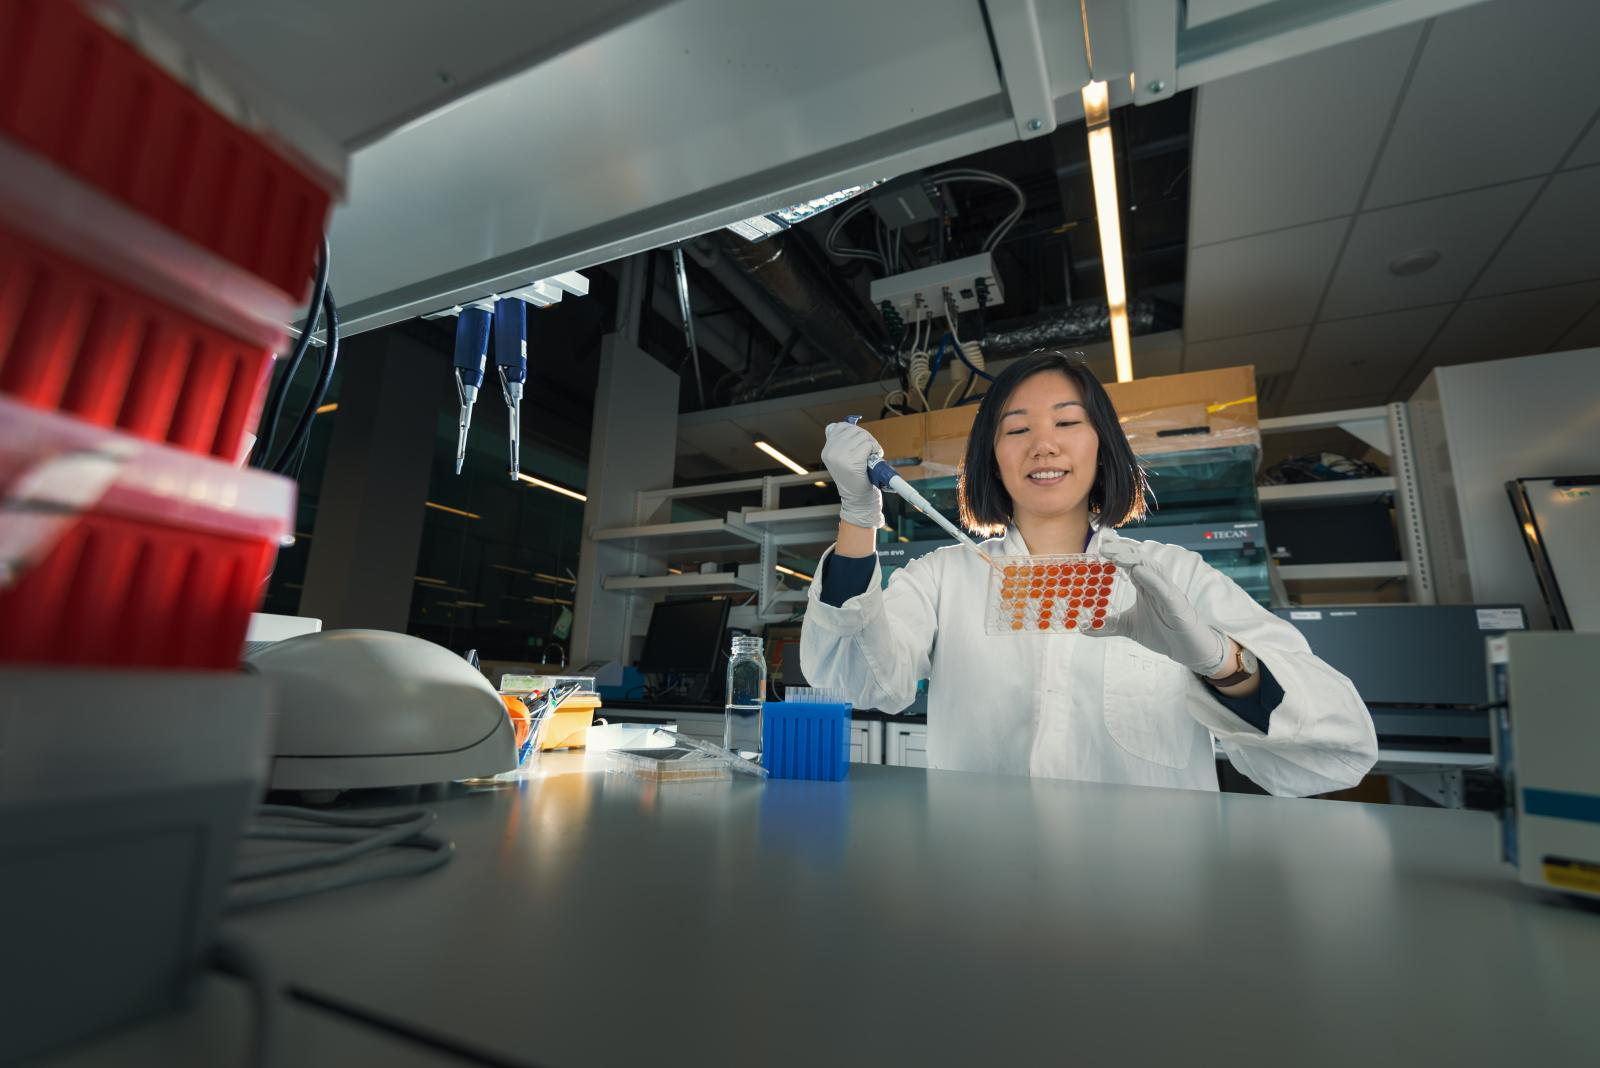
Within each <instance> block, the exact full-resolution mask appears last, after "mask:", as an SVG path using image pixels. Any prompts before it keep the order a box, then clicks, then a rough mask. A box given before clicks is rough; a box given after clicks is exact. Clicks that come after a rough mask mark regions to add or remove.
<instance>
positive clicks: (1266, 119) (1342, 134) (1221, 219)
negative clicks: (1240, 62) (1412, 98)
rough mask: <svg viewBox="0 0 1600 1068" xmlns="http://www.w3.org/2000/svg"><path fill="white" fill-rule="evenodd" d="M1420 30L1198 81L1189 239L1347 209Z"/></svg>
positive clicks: (1201, 241) (1206, 238) (1365, 172)
mask: <svg viewBox="0 0 1600 1068" xmlns="http://www.w3.org/2000/svg"><path fill="white" fill-rule="evenodd" d="M1421 32H1422V31H1421V29H1420V27H1417V26H1408V27H1404V28H1402V29H1398V30H1392V31H1390V32H1388V33H1381V34H1377V35H1375V36H1372V37H1364V38H1361V39H1360V40H1357V41H1351V42H1349V43H1347V44H1341V45H1337V46H1335V47H1333V48H1327V49H1323V50H1320V51H1317V52H1312V53H1310V54H1308V55H1304V56H1300V57H1298V58H1295V59H1293V60H1288V61H1285V62H1282V63H1275V64H1273V65H1271V66H1267V67H1262V68H1260V69H1257V70H1253V71H1248V72H1246V73H1244V74H1239V75H1235V76H1234V77H1231V78H1224V79H1222V80H1220V81H1216V82H1212V83H1210V84H1209V85H1206V86H1203V87H1202V88H1201V89H1200V92H1199V102H1198V103H1197V105H1196V109H1197V110H1196V113H1195V133H1194V164H1193V165H1194V178H1193V182H1192V189H1193V192H1192V194H1191V203H1190V211H1189V218H1190V220H1191V222H1190V224H1189V241H1190V243H1191V244H1197V245H1199V244H1206V243H1209V242H1212V241H1223V240H1227V239H1229V238H1234V237H1242V236H1245V235H1247V234H1256V233H1262V232H1263V231H1266V230H1276V229H1279V228H1281V227H1285V226H1298V225H1300V224H1301V223H1307V222H1313V221H1315V220H1318V219H1327V218H1331V217H1333V216H1336V215H1348V214H1349V213H1351V212H1352V211H1354V210H1355V209H1356V202H1357V199H1358V198H1359V197H1360V195H1361V187H1362V184H1363V183H1365V182H1366V180H1367V175H1368V174H1369V173H1371V170H1372V163H1373V160H1374V158H1375V156H1376V154H1377V151H1378V142H1379V140H1380V139H1381V138H1382V136H1383V130H1384V127H1385V125H1386V124H1387V122H1388V119H1389V115H1390V113H1391V111H1392V110H1393V108H1394V104H1395V99H1396V97H1397V95H1398V94H1399V91H1400V83H1401V81H1402V80H1403V79H1404V77H1405V71H1406V67H1407V65H1408V64H1409V63H1410V60H1411V55H1412V53H1413V52H1414V51H1415V49H1416V42H1417V38H1418V37H1419V36H1420V34H1421ZM1357 70H1358V71H1361V72H1362V76H1361V77H1358V78H1353V77H1351V71H1357Z"/></svg>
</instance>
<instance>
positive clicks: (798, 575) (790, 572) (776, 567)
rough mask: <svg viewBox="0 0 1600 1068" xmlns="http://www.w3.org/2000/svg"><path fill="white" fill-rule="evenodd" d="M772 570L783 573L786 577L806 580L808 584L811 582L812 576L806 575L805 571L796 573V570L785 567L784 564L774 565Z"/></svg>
mask: <svg viewBox="0 0 1600 1068" xmlns="http://www.w3.org/2000/svg"><path fill="white" fill-rule="evenodd" d="M772 570H774V571H781V572H783V573H784V574H785V575H793V576H794V577H795V578H797V579H804V580H805V581H807V582H810V581H811V576H810V575H808V574H806V573H805V572H804V571H796V570H795V569H794V568H792V567H784V566H783V565H782V564H773V565H772Z"/></svg>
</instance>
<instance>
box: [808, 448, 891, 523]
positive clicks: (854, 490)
mask: <svg viewBox="0 0 1600 1068" xmlns="http://www.w3.org/2000/svg"><path fill="white" fill-rule="evenodd" d="M827 435H828V440H827V443H826V444H824V445H823V446H822V463H823V465H824V466H826V467H827V469H828V474H830V475H832V476H833V484H834V487H835V488H837V489H838V491H839V518H840V519H842V520H843V521H844V522H846V523H851V524H853V525H855V526H858V527H866V528H868V529H869V530H876V529H878V528H879V527H881V526H883V494H882V493H880V492H879V491H878V487H877V486H874V485H873V484H872V483H871V482H870V481H868V480H867V464H868V463H870V462H871V461H872V460H874V459H881V458H882V457H883V446H882V445H879V444H878V439H877V438H875V437H873V436H872V435H871V434H869V433H867V432H866V431H865V430H862V429H861V428H860V427H858V426H856V425H855V424H854V423H829V424H828V430H827Z"/></svg>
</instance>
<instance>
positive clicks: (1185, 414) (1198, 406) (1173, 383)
mask: <svg viewBox="0 0 1600 1068" xmlns="http://www.w3.org/2000/svg"><path fill="white" fill-rule="evenodd" d="M1106 393H1107V394H1109V395H1110V397H1111V403H1112V404H1113V405H1114V406H1115V407H1116V409H1117V416H1118V418H1119V419H1121V421H1122V430H1123V433H1125V434H1127V435H1128V443H1129V444H1130V445H1132V446H1133V451H1134V453H1136V454H1137V455H1139V456H1151V455H1156V454H1159V453H1166V452H1187V451H1189V450H1191V449H1210V448H1218V447H1223V446H1229V445H1255V446H1256V447H1257V448H1259V447H1260V445H1261V428H1260V422H1259V419H1258V417H1257V408H1256V369H1255V368H1254V367H1253V366H1251V365H1249V364H1246V365H1244V366H1242V367H1221V368H1218V369H1216V370H1213V371H1190V372H1189V373H1187V374H1181V375H1161V376H1159V377H1156V378H1136V379H1134V380H1133V381H1132V382H1108V383H1106Z"/></svg>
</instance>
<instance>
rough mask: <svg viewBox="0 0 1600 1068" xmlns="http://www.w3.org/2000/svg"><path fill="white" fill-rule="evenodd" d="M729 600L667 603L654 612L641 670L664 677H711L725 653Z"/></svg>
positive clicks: (657, 607)
mask: <svg viewBox="0 0 1600 1068" xmlns="http://www.w3.org/2000/svg"><path fill="white" fill-rule="evenodd" d="M727 628H728V602H727V601H726V600H703V601H663V602H662V603H661V604H658V605H656V606H655V608H654V609H652V610H651V612H650V627H649V629H648V630H647V631H646V632H645V636H644V652H643V653H641V654H640V656H639V670H640V671H643V672H645V673H646V674H652V675H661V674H665V673H667V672H677V673H679V674H684V675H711V674H715V673H716V667H717V664H718V663H719V662H720V661H721V654H722V653H723V651H724V650H723V648H722V645H723V640H724V635H725V633H726V631H727Z"/></svg>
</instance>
